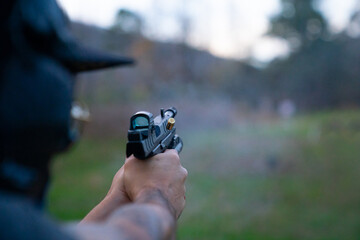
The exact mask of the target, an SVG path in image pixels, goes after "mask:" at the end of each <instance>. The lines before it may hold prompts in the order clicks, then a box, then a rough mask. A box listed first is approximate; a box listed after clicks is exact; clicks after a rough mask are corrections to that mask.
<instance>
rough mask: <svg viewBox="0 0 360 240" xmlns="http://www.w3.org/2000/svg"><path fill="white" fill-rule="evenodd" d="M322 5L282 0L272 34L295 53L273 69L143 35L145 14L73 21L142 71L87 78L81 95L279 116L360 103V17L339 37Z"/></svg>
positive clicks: (83, 35)
mask: <svg viewBox="0 0 360 240" xmlns="http://www.w3.org/2000/svg"><path fill="white" fill-rule="evenodd" d="M315 2H316V1H314V0H282V6H283V8H282V9H283V10H282V12H281V13H280V14H279V15H278V16H275V17H274V18H273V19H272V21H271V24H272V27H271V29H270V31H269V35H271V36H273V37H278V38H282V39H284V40H286V41H287V42H288V43H289V45H290V46H291V53H290V55H289V56H288V57H287V58H286V59H275V60H274V61H273V62H271V63H270V64H269V65H268V66H267V67H266V68H260V69H259V68H256V67H254V66H252V65H251V64H250V63H247V62H246V61H235V60H228V59H221V58H218V57H215V56H213V55H211V54H210V53H208V52H206V51H200V50H197V49H194V48H191V47H189V46H187V45H185V44H184V43H171V42H157V41H153V40H149V39H147V38H145V37H144V36H143V35H142V32H141V31H142V26H143V24H144V22H143V21H142V18H141V16H139V15H137V14H136V13H134V12H130V11H127V10H123V9H122V10H120V11H119V12H118V14H117V17H116V21H115V22H114V25H113V27H111V28H110V29H108V30H105V29H101V28H96V27H91V26H86V25H82V24H77V23H74V24H73V30H74V34H75V35H76V36H77V37H78V38H79V39H80V40H81V41H83V42H85V43H86V44H87V45H93V46H95V47H96V48H99V47H102V48H103V49H106V50H108V51H110V52H114V53H117V54H122V55H128V56H133V57H134V58H135V59H136V60H137V65H136V67H135V68H126V69H116V70H115V71H104V72H101V73H96V74H88V75H85V76H86V78H91V79H93V80H92V81H82V78H85V77H82V76H81V77H80V81H82V84H81V87H80V89H79V92H80V95H82V96H83V97H85V98H87V99H88V101H93V102H96V103H97V104H102V103H106V104H109V103H112V104H114V105H116V104H120V105H123V104H126V105H127V106H128V105H129V104H130V103H134V102H135V103H136V102H138V103H139V102H140V103H141V102H149V101H161V100H168V99H171V100H172V101H176V99H182V98H184V97H185V98H186V99H189V98H193V99H203V98H209V99H211V98H212V99H214V98H223V99H228V100H229V101H232V102H235V103H236V104H237V105H238V106H244V107H245V108H246V109H249V110H255V111H258V110H264V109H265V110H266V111H272V112H276V111H277V109H278V108H279V106H280V105H281V103H282V102H283V101H284V100H289V101H291V102H293V103H294V105H295V107H296V109H297V110H300V111H312V110H320V109H329V108H348V107H358V106H359V105H360V66H359V64H360V38H359V36H360V17H359V13H356V14H354V16H353V18H352V20H351V23H350V25H349V27H348V29H347V30H346V31H344V32H343V33H340V34H336V35H335V34H332V33H331V32H330V31H329V29H328V24H327V22H326V19H325V18H324V17H323V16H322V15H321V13H320V12H319V11H317V10H316V8H315V7H314V6H315V5H314V4H315Z"/></svg>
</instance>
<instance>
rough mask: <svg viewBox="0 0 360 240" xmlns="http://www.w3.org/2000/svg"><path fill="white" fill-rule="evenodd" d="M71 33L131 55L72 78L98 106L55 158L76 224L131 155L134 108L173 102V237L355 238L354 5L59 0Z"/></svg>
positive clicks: (60, 213) (357, 13) (296, 0)
mask: <svg viewBox="0 0 360 240" xmlns="http://www.w3.org/2000/svg"><path fill="white" fill-rule="evenodd" d="M58 1H59V4H60V5H61V6H62V7H63V8H64V10H65V11H66V12H67V13H68V15H69V18H70V19H71V20H72V23H71V28H72V31H73V34H74V35H75V36H76V38H77V39H78V40H79V41H81V42H83V43H84V44H86V45H88V46H93V47H96V48H101V49H104V50H107V51H109V52H113V53H116V54H120V55H127V56H132V57H134V58H135V59H136V60H137V65H136V66H134V67H130V68H118V69H112V70H106V71H100V72H93V73H86V74H81V75H79V76H78V77H77V81H78V82H77V89H76V91H77V92H76V96H77V99H78V100H79V101H81V102H84V103H86V104H87V105H88V106H89V108H90V111H91V113H92V119H91V122H90V123H89V124H88V125H87V126H86V128H85V131H84V136H83V139H82V140H81V141H80V142H79V143H78V144H77V145H76V146H75V147H74V148H73V149H72V150H71V151H70V152H69V153H67V154H63V155H60V156H58V160H57V161H56V162H55V164H54V166H53V173H54V176H55V177H54V178H53V184H52V187H51V189H50V199H49V203H48V205H49V209H50V212H51V213H52V215H53V216H54V217H56V218H57V219H59V220H78V219H81V218H83V217H84V216H85V214H86V213H87V212H89V211H90V210H91V209H92V208H93V207H94V206H95V205H96V204H97V203H98V202H99V201H100V200H101V199H102V198H103V197H104V196H105V194H106V192H107V190H108V188H109V186H110V183H111V180H112V177H113V176H114V174H115V173H116V171H117V170H118V169H119V167H120V166H121V165H122V164H123V161H124V158H125V153H124V152H125V144H126V136H127V129H128V127H129V118H130V117H131V115H132V114H134V113H135V112H137V111H140V110H146V111H150V112H152V113H154V114H155V115H158V114H159V109H160V108H161V107H163V108H167V107H171V106H174V107H176V108H177V109H178V116H177V132H178V133H179V135H180V136H181V137H182V138H183V140H184V149H183V152H182V153H181V160H182V162H183V165H184V166H185V167H186V168H187V169H188V171H189V177H188V181H187V206H186V208H185V211H184V212H183V215H182V217H181V219H180V222H179V227H178V238H179V239H359V238H360V178H359V173H358V172H359V170H360V162H359V157H360V110H359V105H360V2H359V1H357V0H252V1H246V0H222V1H219V0H218V1H216V0H206V1H205V0H192V1H187V0H173V1H166V0H138V1H131V0H102V1H100V0H92V1H89V0H77V1H72V0H58Z"/></svg>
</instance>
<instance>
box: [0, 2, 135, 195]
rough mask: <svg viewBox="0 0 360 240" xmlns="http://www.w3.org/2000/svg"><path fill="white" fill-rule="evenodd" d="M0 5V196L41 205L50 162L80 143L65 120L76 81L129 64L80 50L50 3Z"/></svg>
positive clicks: (105, 55) (114, 57)
mask: <svg viewBox="0 0 360 240" xmlns="http://www.w3.org/2000/svg"><path fill="white" fill-rule="evenodd" d="M0 5H1V6H0V8H1V10H0V11H1V19H0V21H1V23H0V24H1V25H0V26H1V31H2V37H1V38H2V39H1V40H0V48H1V50H2V51H1V53H0V64H1V68H0V189H5V190H11V191H17V192H20V193H25V194H27V195H29V196H31V197H32V198H34V199H36V201H40V200H41V198H42V195H43V192H44V188H45V185H46V183H47V180H48V166H49V160H50V159H51V157H52V156H53V155H54V154H56V153H58V152H61V151H64V150H66V149H67V148H68V146H69V145H70V144H71V143H72V142H74V141H75V139H76V138H77V135H78V134H77V132H76V129H74V128H73V127H72V119H71V114H70V111H71V106H72V102H73V88H74V76H75V74H76V73H78V72H81V71H88V70H95V69H101V68H105V67H110V66H116V65H125V64H131V63H132V60H131V59H129V58H122V57H117V56H113V55H109V54H103V53H100V52H97V51H93V50H90V49H86V48H83V47H81V46H79V44H77V43H76V42H75V41H74V40H73V38H72V36H71V34H70V32H69V28H68V19H67V18H66V16H65V14H64V13H63V11H62V10H61V9H60V8H59V6H58V5H57V3H56V2H55V0H32V1H29V0H16V1H4V2H2V3H1V4H0Z"/></svg>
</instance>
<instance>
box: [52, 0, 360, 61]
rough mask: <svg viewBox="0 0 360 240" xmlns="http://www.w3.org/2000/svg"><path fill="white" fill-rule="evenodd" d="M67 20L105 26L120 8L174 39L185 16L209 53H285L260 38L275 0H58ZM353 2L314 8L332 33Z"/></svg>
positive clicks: (152, 31)
mask: <svg viewBox="0 0 360 240" xmlns="http://www.w3.org/2000/svg"><path fill="white" fill-rule="evenodd" d="M58 2H59V3H60V5H62V6H63V8H64V9H65V11H66V12H67V13H68V14H69V16H70V18H71V19H73V20H77V21H81V22H85V23H90V24H95V25H98V26H101V27H108V26H110V25H111V24H112V23H113V21H114V16H115V14H116V12H117V11H118V10H119V9H120V8H126V9H129V10H132V11H134V12H136V13H138V14H140V15H141V16H143V18H144V20H145V23H146V34H147V35H148V36H149V37H152V38H156V39H160V40H179V39H180V35H181V33H182V28H181V26H180V25H179V21H178V20H179V18H180V16H182V14H184V13H185V14H186V15H187V16H188V18H189V19H190V20H191V22H190V25H189V33H188V40H189V42H190V43H191V44H192V45H193V46H195V47H197V48H201V49H206V50H208V51H210V52H212V53H213V54H215V55H218V56H222V57H231V58H237V59H240V58H244V57H247V56H249V55H252V56H254V57H255V58H257V59H259V60H262V61H266V60H269V59H271V58H272V57H273V56H275V55H279V54H280V55H281V54H285V53H286V49H287V48H286V44H285V43H283V42H282V41H279V40H274V39H270V38H268V37H265V38H264V37H262V35H263V34H264V33H266V31H267V29H268V26H269V18H270V17H271V16H273V15H274V14H276V13H278V12H279V11H280V4H279V0H191V1H190V0H58ZM356 3H357V0H321V1H320V9H321V10H322V11H323V12H324V14H325V16H326V17H327V18H328V19H329V21H330V23H331V25H332V28H333V30H334V31H340V30H342V29H343V28H344V26H345V25H346V24H347V22H348V20H349V15H350V13H351V12H353V11H354V9H355V7H356Z"/></svg>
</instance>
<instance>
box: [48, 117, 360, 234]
mask: <svg viewBox="0 0 360 240" xmlns="http://www.w3.org/2000/svg"><path fill="white" fill-rule="evenodd" d="M180 133H181V135H182V137H183V139H184V143H185V146H184V150H183V152H182V153H181V159H182V161H183V165H184V166H185V167H186V168H187V169H188V171H189V177H188V181H187V206H186V208H185V210H184V212H183V215H182V217H181V219H180V221H179V229H178V238H179V239H250V240H255V239H269V240H273V239H274V240H275V239H284V240H285V239H329V240H330V239H360V177H359V176H360V174H359V170H360V161H359V158H360V112H358V111H343V112H323V113H317V114H313V115H308V116H302V117H298V118H296V119H293V120H290V121H280V120H278V121H274V120H272V121H259V122H255V123H254V122H250V123H247V124H244V123H242V124H238V125H236V124H234V125H233V126H228V127H226V128H223V129H209V130H207V131H205V130H202V131H200V132H198V131H195V130H194V129H189V130H186V131H183V132H181V131H180ZM124 150H125V142H124V141H121V140H113V139H101V140H100V139H97V140H94V139H93V140H90V139H84V140H82V141H81V142H80V144H79V145H78V146H76V148H75V149H74V150H73V151H71V152H70V153H69V154H67V155H62V156H59V157H58V158H59V159H58V160H57V161H56V163H55V165H54V166H53V171H54V174H55V177H54V179H53V187H52V188H51V191H50V198H49V210H50V212H51V213H52V214H53V215H55V216H56V217H57V218H59V219H62V220H75V219H81V218H82V217H84V216H85V214H86V213H87V212H88V211H89V210H90V209H91V208H92V207H94V206H95V205H96V203H98V202H99V201H100V200H101V199H102V197H103V196H104V195H105V194H106V192H107V190H108V188H109V186H110V183H111V180H112V177H113V175H114V174H115V172H116V171H117V169H118V168H119V167H120V166H121V165H122V163H123V158H124Z"/></svg>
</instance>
